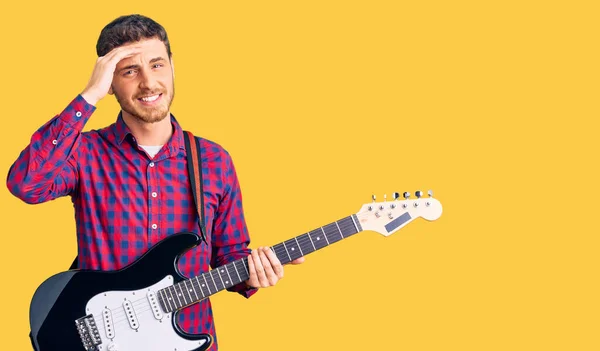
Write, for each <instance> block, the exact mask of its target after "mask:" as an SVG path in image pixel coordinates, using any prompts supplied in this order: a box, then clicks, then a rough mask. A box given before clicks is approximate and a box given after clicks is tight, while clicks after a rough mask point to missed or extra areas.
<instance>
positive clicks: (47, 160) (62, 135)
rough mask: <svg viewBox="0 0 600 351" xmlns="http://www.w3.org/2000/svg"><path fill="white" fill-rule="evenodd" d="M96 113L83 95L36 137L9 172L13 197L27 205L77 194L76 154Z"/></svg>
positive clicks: (9, 187) (9, 182) (8, 179)
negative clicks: (84, 133) (88, 121)
mask: <svg viewBox="0 0 600 351" xmlns="http://www.w3.org/2000/svg"><path fill="white" fill-rule="evenodd" d="M94 110H95V107H94V106H92V105H90V104H88V103H87V102H86V101H85V99H84V98H83V97H81V95H79V96H77V97H76V98H75V99H74V100H73V101H72V102H71V103H70V104H69V105H68V106H67V108H65V110H64V111H63V112H61V113H60V114H59V115H57V116H55V117H54V118H53V119H51V120H50V121H49V122H48V123H46V124H44V125H43V126H42V127H41V128H40V129H38V130H37V131H36V132H35V133H34V134H33V136H32V137H31V142H30V143H29V145H28V146H27V147H26V148H25V150H23V151H22V152H21V154H20V155H19V158H17V160H16V161H15V163H13V165H12V166H11V168H10V170H9V172H8V178H7V186H8V189H9V190H10V192H11V193H12V194H13V195H15V196H16V197H18V198H19V199H21V200H23V201H25V202H27V203H40V202H44V201H48V200H52V199H55V198H57V197H59V196H64V195H67V194H70V193H72V192H73V190H74V189H75V187H76V184H77V164H76V157H74V154H75V152H76V150H77V147H78V145H79V143H80V140H81V131H82V129H83V126H84V125H85V123H86V122H87V120H88V119H89V118H90V116H91V115H92V113H93V112H94Z"/></svg>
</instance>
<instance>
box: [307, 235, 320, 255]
mask: <svg viewBox="0 0 600 351" xmlns="http://www.w3.org/2000/svg"><path fill="white" fill-rule="evenodd" d="M306 235H308V238H309V239H310V243H311V244H312V247H313V249H315V251H317V248H316V247H315V243H314V242H313V240H312V238H311V237H310V232H308V233H306Z"/></svg>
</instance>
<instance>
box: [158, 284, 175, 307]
mask: <svg viewBox="0 0 600 351" xmlns="http://www.w3.org/2000/svg"><path fill="white" fill-rule="evenodd" d="M160 292H162V294H163V296H164V298H163V300H165V301H167V303H168V304H169V310H171V311H173V310H175V309H174V308H173V307H172V306H171V301H169V299H168V298H167V294H166V293H165V289H160ZM171 311H166V310H165V312H171Z"/></svg>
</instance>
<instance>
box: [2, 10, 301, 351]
mask: <svg viewBox="0 0 600 351" xmlns="http://www.w3.org/2000/svg"><path fill="white" fill-rule="evenodd" d="M96 51H97V54H98V56H99V57H98V60H97V62H96V65H95V67H94V70H93V73H92V76H91V78H90V81H89V83H88V85H87V86H86V87H85V89H84V90H83V92H82V93H81V94H80V95H78V96H77V97H76V98H75V99H74V100H73V101H72V102H71V103H70V104H69V105H68V106H67V107H66V108H65V110H64V111H63V112H62V113H60V114H59V115H57V116H55V117H54V118H53V119H51V120H50V121H49V122H48V123H46V124H45V125H44V126H42V127H41V128H40V129H39V130H38V131H37V132H35V133H34V134H33V136H32V138H31V143H30V144H29V145H28V146H27V147H26V148H25V150H23V152H22V153H21V155H20V156H19V158H18V159H17V160H16V162H15V163H14V164H13V166H12V167H11V169H10V171H9V174H8V181H7V184H8V188H9V189H10V191H11V192H12V193H13V194H14V195H15V196H17V197H19V198H20V199H22V200H23V201H25V202H28V203H40V202H44V201H48V200H52V199H55V198H57V197H59V196H65V195H69V196H70V197H71V199H72V201H73V203H74V208H75V219H76V222H77V237H78V251H79V252H78V253H79V267H80V268H84V269H98V270H116V269H120V268H122V267H124V266H126V265H128V264H130V263H132V262H133V261H134V260H135V259H137V258H138V257H140V256H141V255H142V254H143V253H144V252H146V251H147V250H148V249H149V248H150V247H152V246H153V245H154V244H156V243H157V242H158V241H160V240H161V239H163V238H165V237H166V236H168V235H171V234H174V233H178V232H182V231H190V232H195V233H200V229H199V226H198V215H197V212H196V207H195V205H194V199H193V193H192V191H191V186H190V179H189V174H188V171H187V161H186V151H185V146H184V140H183V131H182V129H181V127H180V126H179V124H178V122H177V121H176V120H175V118H174V117H173V115H171V113H170V106H171V102H172V101H173V97H174V84H173V82H174V81H173V79H174V78H173V77H174V70H173V65H172V55H171V48H170V44H169V39H168V37H167V33H166V32H165V30H164V28H163V27H162V26H161V25H160V24H158V23H156V22H155V21H153V20H152V19H150V18H147V17H144V16H140V15H131V16H123V17H119V18H117V19H115V20H114V21H113V22H111V23H109V24H108V25H107V26H106V27H105V28H104V29H103V30H102V32H101V34H100V37H99V39H98V43H97V46H96ZM107 94H111V95H115V97H116V99H117V101H118V102H119V104H120V106H121V112H120V113H119V115H118V118H117V121H116V123H114V124H112V125H110V126H108V127H106V128H104V129H101V130H94V131H89V132H82V130H83V127H84V125H85V123H86V121H87V120H88V119H89V118H90V117H91V115H92V113H93V112H94V111H95V105H96V103H97V102H98V101H99V100H101V99H102V98H104V97H105V96H106V95H107ZM200 148H201V154H202V155H203V159H202V167H203V177H204V211H205V218H204V220H205V225H206V241H207V243H206V244H202V245H200V246H199V247H197V248H195V249H194V250H191V251H190V252H188V253H186V254H185V255H184V256H183V257H182V258H181V260H180V262H179V268H180V270H181V272H182V273H183V274H184V275H186V276H195V275H198V274H199V273H201V272H204V271H207V270H209V265H210V266H212V267H216V266H220V265H223V264H226V263H228V262H231V261H233V260H236V259H238V258H242V257H246V256H248V255H249V260H248V261H249V262H248V263H249V272H250V279H249V280H248V281H246V282H245V284H239V285H237V286H234V287H233V288H232V289H231V290H232V291H236V292H239V293H240V294H242V295H244V296H246V297H249V296H251V295H252V294H253V293H254V292H256V288H258V287H268V286H272V285H274V284H276V283H277V281H278V280H279V279H280V278H282V277H283V268H282V266H281V263H280V262H279V261H278V260H277V257H276V256H275V255H274V253H273V252H272V251H271V250H270V249H268V248H262V247H261V248H258V249H256V250H253V251H250V250H249V249H248V248H247V245H248V243H249V241H250V239H249V236H248V232H247V229H246V224H245V220H244V214H243V210H242V197H241V193H240V188H239V184H238V180H237V176H236V173H235V169H234V166H233V163H232V160H231V158H230V156H229V154H228V153H227V152H226V151H225V150H224V149H223V148H222V147H221V146H219V145H217V144H215V143H213V142H211V141H208V140H206V139H200ZM302 260H303V259H302V258H301V259H298V260H296V261H295V262H293V263H300V262H302ZM179 324H180V326H181V327H182V328H183V329H184V330H185V331H187V332H190V333H200V332H202V333H208V334H210V335H212V336H213V337H215V329H214V324H213V318H212V311H211V306H210V301H209V300H208V299H205V300H203V301H201V302H200V303H198V304H195V305H193V306H191V307H189V308H187V309H185V310H184V311H183V313H181V315H180V319H179ZM216 349H217V343H216V338H215V342H214V343H213V345H212V346H211V348H210V350H216Z"/></svg>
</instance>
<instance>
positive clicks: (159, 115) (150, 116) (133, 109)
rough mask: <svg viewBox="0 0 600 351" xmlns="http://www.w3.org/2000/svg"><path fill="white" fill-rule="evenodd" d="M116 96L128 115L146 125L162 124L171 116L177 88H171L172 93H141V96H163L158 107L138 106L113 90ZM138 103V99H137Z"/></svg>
mask: <svg viewBox="0 0 600 351" xmlns="http://www.w3.org/2000/svg"><path fill="white" fill-rule="evenodd" d="M113 92H114V94H115V98H116V99H117V102H118V103H119V105H121V109H122V110H123V111H125V112H127V113H129V114H130V115H131V116H133V117H134V118H136V119H138V120H140V121H142V122H145V123H156V122H160V121H162V120H163V119H165V117H167V115H168V114H169V109H170V108H171V104H172V103H173V98H174V97H175V87H174V86H171V89H170V91H164V90H163V91H148V90H146V91H141V92H140V94H139V96H149V95H156V94H162V96H161V97H160V99H161V101H160V103H159V104H158V105H156V106H142V105H139V104H136V102H134V101H131V100H130V99H128V98H124V97H123V96H120V95H119V93H117V91H116V90H114V89H113ZM135 101H137V98H135Z"/></svg>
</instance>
